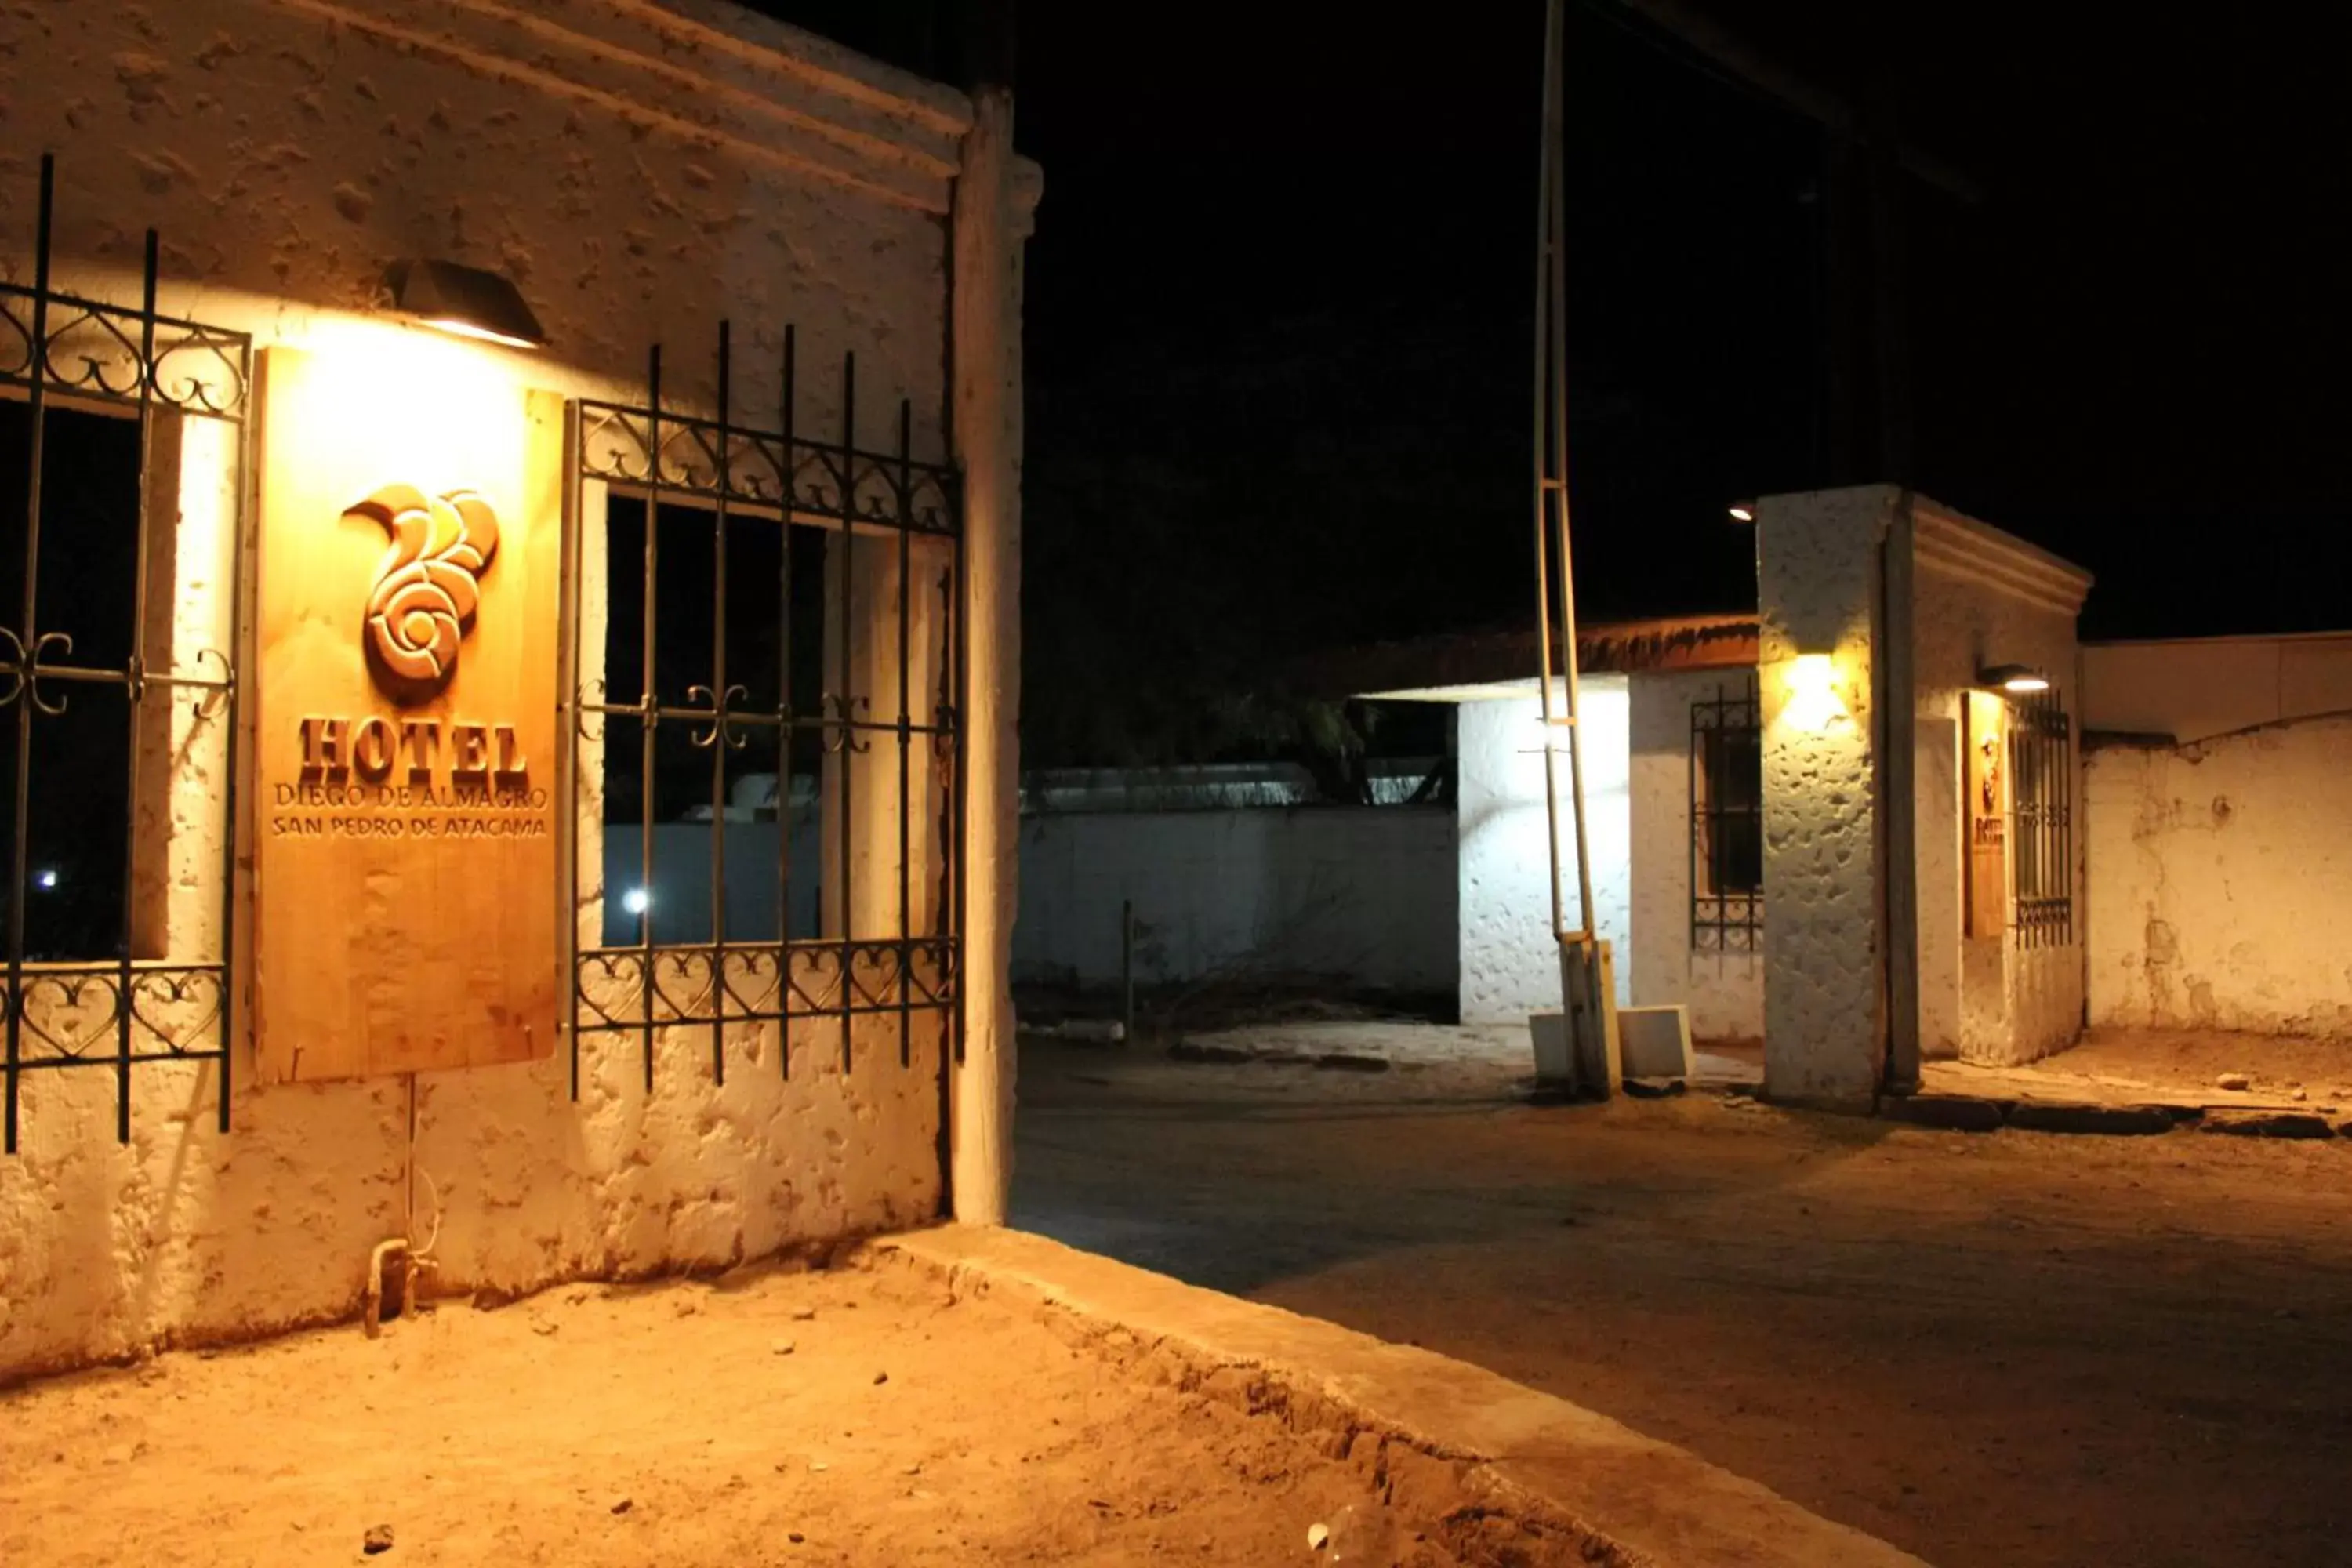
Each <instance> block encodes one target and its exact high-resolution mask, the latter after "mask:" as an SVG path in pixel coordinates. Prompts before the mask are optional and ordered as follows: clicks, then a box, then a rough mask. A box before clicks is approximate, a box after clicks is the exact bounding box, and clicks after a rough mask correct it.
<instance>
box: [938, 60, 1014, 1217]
mask: <svg viewBox="0 0 2352 1568" xmlns="http://www.w3.org/2000/svg"><path fill="white" fill-rule="evenodd" d="M1013 174H1014V170H1013V94H1012V92H1011V91H1010V90H1009V89H1004V88H996V87H988V88H982V89H979V90H978V91H977V92H975V93H974V95H973V101H972V124H971V131H970V132H967V133H966V135H965V137H964V141H963V159H962V168H961V173H960V174H958V175H957V178H956V191H955V213H954V248H953V265H954V269H955V287H954V297H953V299H952V300H951V302H950V312H951V315H950V323H951V324H950V335H951V339H952V353H953V356H954V372H955V385H954V396H955V452H956V458H957V460H958V461H959V462H960V463H961V466H962V469H963V481H964V520H963V526H964V539H965V545H964V551H965V554H964V605H965V608H966V614H967V616H968V617H969V619H968V622H967V626H966V633H965V635H966V654H965V658H966V660H967V663H966V667H965V668H966V686H965V699H964V700H965V711H964V713H963V715H962V722H963V724H964V726H965V735H966V740H965V756H966V759H967V763H966V786H965V796H964V824H963V826H964V868H965V876H966V878H967V879H968V884H967V887H968V890H967V892H966V895H965V899H964V932H963V942H964V961H963V963H964V966H963V979H962V984H963V996H964V1056H963V1061H962V1062H961V1065H960V1066H958V1067H957V1068H956V1069H955V1073H954V1077H953V1079H952V1089H951V1093H950V1130H949V1138H950V1164H951V1170H952V1173H953V1180H954V1185H955V1217H956V1218H957V1219H959V1220H961V1221H963V1222H964V1223H966V1224H970V1225H1001V1224H1003V1221H1004V1214H1005V1206H1006V1200H1007V1198H1008V1196H1009V1194H1010V1191H1011V1188H1012V1181H1013V1072H1014V1066H1015V1060H1014V1045H1013V984H1012V975H1013V965H1012V958H1013V914H1014V911H1015V910H1016V908H1017V901H1016V900H1017V898H1018V887H1017V884H1016V871H1017V868H1018V866H1019V847H1020V832H1021V819H1020V781H1021V740H1020V729H1019V726H1020V717H1021V476H1020V451H1021V426H1020V418H1021V398H1020V374H1021V370H1020V358H1019V345H1020V335H1021V294H1020V270H1019V251H1020V245H1021V239H1020V236H1019V235H1018V233H1017V232H1016V227H1015V222H1014V210H1013V209H1014V202H1013Z"/></svg>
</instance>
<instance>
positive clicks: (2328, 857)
mask: <svg viewBox="0 0 2352 1568" xmlns="http://www.w3.org/2000/svg"><path fill="white" fill-rule="evenodd" d="M2193 651H2194V650H2184V652H2185V653H2188V654H2189V656H2190V657H2192V658H2193ZM2180 689H2181V690H2182V691H2183V692H2184V694H2187V695H2188V696H2189V700H2191V701H2193V702H2194V703H2196V704H2197V705H2199V707H2200V708H2204V710H2207V711H2216V709H2213V708H2207V707H2205V705H2206V704H2208V703H2210V701H2211V699H2212V698H2213V697H2214V696H2215V695H2217V694H2221V693H2218V692H2217V689H2216V688H2215V687H2214V686H2213V685H2212V683H2210V682H2193V683H2184V684H2183V686H2182V687H2181V688H2180ZM2266 689H2269V690H2272V691H2274V690H2275V687H2268V688H2266ZM2248 710H2249V709H2248V708H2245V707H2242V706H2236V705H2235V704H2234V702H2225V703H2224V704H2223V705H2222V706H2221V708H2220V709H2219V711H2221V712H2223V713H2224V714H2226V715H2227V716H2231V717H2234V716H2236V715H2237V714H2239V713H2242V712H2244V711H2248ZM2105 711H2107V712H2114V711H2116V710H2115V709H2113V708H2110V709H2107V710H2105ZM2134 711H2136V712H2137V714H2138V715H2140V716H2141V722H2142V725H2144V726H2146V727H2150V728H2152V727H2154V725H2153V723H2151V722H2150V721H2154V720H2163V719H2165V718H2167V717H2168V712H2170V711H2179V710H2167V709H2165V708H2163V707H2161V706H2154V705H2151V706H2147V707H2144V708H2141V709H2138V710H2134ZM2195 711H2196V710H2194V709H2192V710H2189V717H2188V718H2187V719H2186V721H2185V722H2182V727H2184V728H2195V727H2197V725H2198V723H2199V721H2197V720H2196V719H2195V717H2194V712H2195ZM2087 761H2088V766H2087V769H2086V776H2085V782H2084V791H2085V795H2086V799H2087V804H2088V808H2089V810H2088V816H2089V833H2088V850H2089V870H2090V904H2091V924H2090V937H2091V943H2090V959H2089V968H2090V1008H2091V1021H2092V1022H2093V1023H2095V1024H2106V1025H2122V1026H2153V1027H2160V1028H2176V1027H2195V1028H2210V1029H2243V1030H2250V1031H2253V1032H2256V1033H2261V1034H2291V1035H2315V1036H2321V1037H2332V1038H2345V1039H2352V948H2347V943H2346V940H2345V932H2346V931H2347V930H2352V782H2347V781H2352V713H2336V714H2334V715H2332V716H2327V717H2315V718H2304V719H2296V720H2289V721H2284V722H2279V723H2273V724H2264V725H2262V726H2261V727H2259V728H2255V729H2252V730H2243V731H2238V732H2236V733H2231V734H2224V735H2219V736H2215V737H2213V738H2210V739H2207V740H2203V741H2193V742H2186V743H2184V744H2181V745H2179V746H2177V747H2175V746H2163V745H2157V746H2105V747H2101V748H2099V749H2096V750H2094V751H2093V752H2091V753H2090V755H2089V757H2088V759H2087Z"/></svg>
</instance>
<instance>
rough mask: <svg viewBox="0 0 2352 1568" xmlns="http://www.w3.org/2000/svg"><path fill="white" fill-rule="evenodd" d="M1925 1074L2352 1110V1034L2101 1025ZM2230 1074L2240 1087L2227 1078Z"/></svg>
mask: <svg viewBox="0 0 2352 1568" xmlns="http://www.w3.org/2000/svg"><path fill="white" fill-rule="evenodd" d="M1922 1079H1923V1082H1922V1087H1923V1088H1926V1089H1936V1090H1942V1091H1946V1092H1951V1093H1962V1094H1994V1095H2001V1094H2018V1095H2023V1096H2026V1097H2028V1098H2033V1099H2045V1100H2061V1099H2065V1100H2086V1101H2094V1102H2121V1101H2153V1102H2156V1103H2160V1104H2168V1105H2194V1106H2221V1107H2231V1106H2245V1107H2254V1106H2260V1107H2264V1108H2284V1109H2289V1110H2322V1109H2326V1110H2352V1042H2347V1041H2343V1040H2310V1039H2298V1038H2294V1037H2280V1038H2273V1037H2267V1036H2260V1037H2255V1036H2246V1035H2232V1034H2224V1033H2221V1032H2219V1031H2214V1030H2193V1029H2180V1030H2162V1031H2157V1030H2120V1029H2094V1030H2092V1031H2091V1032H2090V1033H2089V1034H2087V1035H2085V1036H2084V1037H2083V1039H2082V1041H2081V1043H2079V1044H2077V1045H2075V1046H2074V1047H2070V1048H2068V1049H2066V1050H2063V1051H2061V1052H2059V1053H2058V1054H2057V1055H2056V1056H2054V1057H2045V1058H2042V1060H2040V1061H2038V1062H2035V1063H2033V1064H2032V1065H2031V1066H2029V1067H2026V1068H1978V1067H1971V1066H1969V1065H1966V1064H1963V1063H1958V1062H1929V1063H1927V1065H1926V1068H1925V1071H1924V1072H1923V1074H1922ZM2239 1079H2243V1080H2244V1081H2243V1082H2242V1083H2239V1082H2238V1080H2239ZM2225 1080H2227V1081H2229V1082H2231V1084H2233V1085H2235V1087H2232V1088H2229V1089H2224V1088H2222V1087H2221V1085H2222V1083H2223V1082H2224V1081H2225Z"/></svg>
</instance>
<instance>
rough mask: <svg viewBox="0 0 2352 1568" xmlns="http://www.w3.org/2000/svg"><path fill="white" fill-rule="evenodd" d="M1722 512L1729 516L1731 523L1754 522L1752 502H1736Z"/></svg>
mask: <svg viewBox="0 0 2352 1568" xmlns="http://www.w3.org/2000/svg"><path fill="white" fill-rule="evenodd" d="M1724 510H1727V511H1728V512H1729V513H1730V514H1731V521H1734V522H1754V521H1756V503H1755V502H1754V501H1752V500H1736V501H1733V502H1732V503H1731V504H1730V505H1729V506H1728V507H1726V508H1725V509H1724Z"/></svg>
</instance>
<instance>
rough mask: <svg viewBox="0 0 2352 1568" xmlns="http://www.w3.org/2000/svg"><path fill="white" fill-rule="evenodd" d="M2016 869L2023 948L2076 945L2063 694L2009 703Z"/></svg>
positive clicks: (2070, 741)
mask: <svg viewBox="0 0 2352 1568" xmlns="http://www.w3.org/2000/svg"><path fill="white" fill-rule="evenodd" d="M2009 702H2010V722H2009V778H2010V824H2009V841H2010V845H2011V850H2010V863H2011V900H2012V903H2013V905H2014V918H2013V919H2012V920H2011V922H2010V924H2011V929H2012V930H2014V931H2016V932H2017V941H2018V943H2019V945H2020V946H2022V947H2029V948H2040V947H2065V946H2069V945H2071V944H2072V943H2073V942H2074V735H2073V725H2072V724H2071V722H2070V721H2068V719H2067V716H2066V710H2065V709H2064V708H2063V707H2062V706H2061V705H2060V702H2059V697H2058V693H2057V691H2056V690H2055V689H2052V690H2049V691H2042V692H2032V693H2013V694H2011V696H2010V699H2009Z"/></svg>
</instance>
